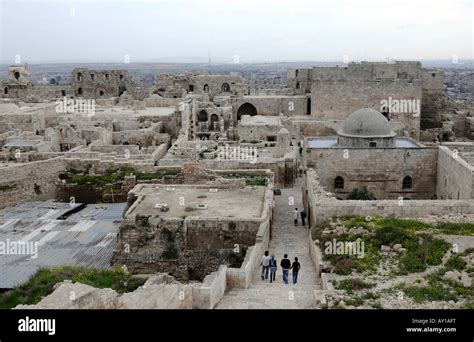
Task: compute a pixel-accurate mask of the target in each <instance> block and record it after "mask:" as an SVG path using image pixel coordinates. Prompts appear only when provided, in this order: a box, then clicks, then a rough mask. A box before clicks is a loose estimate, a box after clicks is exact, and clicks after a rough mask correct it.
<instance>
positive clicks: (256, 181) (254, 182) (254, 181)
mask: <svg viewBox="0 0 474 342" xmlns="http://www.w3.org/2000/svg"><path fill="white" fill-rule="evenodd" d="M245 185H247V186H265V185H267V179H266V178H265V177H255V178H246V179H245Z"/></svg>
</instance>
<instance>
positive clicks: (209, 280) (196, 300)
mask: <svg viewBox="0 0 474 342" xmlns="http://www.w3.org/2000/svg"><path fill="white" fill-rule="evenodd" d="M226 275H227V266H225V265H222V266H220V267H219V270H217V271H216V272H213V273H211V274H209V275H208V276H206V277H205V278H204V281H203V283H202V285H201V284H199V285H197V286H196V285H193V292H192V295H193V308H194V309H214V307H215V306H216V305H217V303H219V301H220V300H221V298H222V296H223V295H224V292H225V290H226V288H227V277H226Z"/></svg>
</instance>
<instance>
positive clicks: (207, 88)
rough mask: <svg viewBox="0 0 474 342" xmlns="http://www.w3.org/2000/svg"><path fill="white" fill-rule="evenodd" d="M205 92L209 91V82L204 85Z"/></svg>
mask: <svg viewBox="0 0 474 342" xmlns="http://www.w3.org/2000/svg"><path fill="white" fill-rule="evenodd" d="M204 92H205V93H208V92H209V86H208V85H207V84H205V85H204Z"/></svg>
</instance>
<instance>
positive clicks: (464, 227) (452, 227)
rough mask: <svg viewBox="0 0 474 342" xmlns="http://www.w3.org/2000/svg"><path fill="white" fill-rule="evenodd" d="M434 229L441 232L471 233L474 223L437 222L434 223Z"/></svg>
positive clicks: (473, 232) (453, 233)
mask: <svg viewBox="0 0 474 342" xmlns="http://www.w3.org/2000/svg"><path fill="white" fill-rule="evenodd" d="M436 229H437V230H438V231H439V232H440V233H443V234H451V235H473V234H474V223H451V222H438V223H436Z"/></svg>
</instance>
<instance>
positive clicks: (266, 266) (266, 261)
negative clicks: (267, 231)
mask: <svg viewBox="0 0 474 342" xmlns="http://www.w3.org/2000/svg"><path fill="white" fill-rule="evenodd" d="M260 265H262V280H266V279H268V270H269V269H270V256H269V255H268V251H265V253H264V256H262V261H261V262H260Z"/></svg>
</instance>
